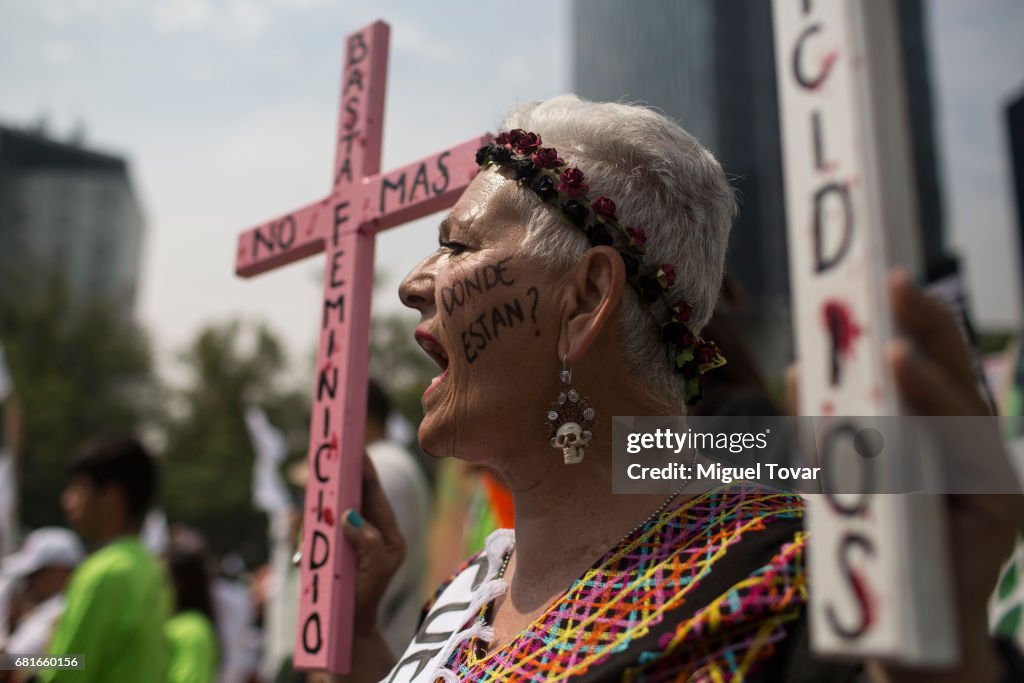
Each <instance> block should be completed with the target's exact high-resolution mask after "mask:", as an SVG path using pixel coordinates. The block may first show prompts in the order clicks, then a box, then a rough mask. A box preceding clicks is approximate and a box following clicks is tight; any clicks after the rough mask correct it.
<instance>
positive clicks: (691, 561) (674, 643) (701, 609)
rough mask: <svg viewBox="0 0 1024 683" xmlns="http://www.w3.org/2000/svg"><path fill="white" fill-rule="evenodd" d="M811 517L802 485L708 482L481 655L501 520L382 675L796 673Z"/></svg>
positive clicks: (495, 590) (695, 676)
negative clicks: (770, 487)
mask: <svg viewBox="0 0 1024 683" xmlns="http://www.w3.org/2000/svg"><path fill="white" fill-rule="evenodd" d="M802 516H803V506H802V503H801V500H800V498H799V497H798V496H794V495H790V494H783V493H778V492H773V491H767V490H765V489H763V488H757V487H754V486H742V487H732V488H725V487H723V488H720V489H717V490H714V491H711V492H708V493H705V494H702V495H701V496H698V497H696V498H694V499H692V500H690V501H688V502H687V503H685V504H683V505H681V506H679V507H677V508H676V509H674V510H670V511H667V512H665V513H664V514H663V515H662V516H661V517H660V518H658V519H656V520H652V521H650V522H648V523H647V524H646V525H644V526H643V527H641V528H640V529H639V530H637V531H636V532H634V533H633V534H631V535H630V536H629V537H628V538H626V539H624V540H623V541H622V542H621V543H620V544H619V545H618V546H616V547H615V548H613V549H612V550H610V551H609V552H608V553H607V554H606V555H605V556H604V557H602V558H601V559H600V560H599V561H598V562H596V563H595V564H594V565H593V566H592V567H591V568H590V569H589V570H587V572H585V574H584V575H583V576H582V577H580V578H579V579H578V580H577V581H576V582H574V583H573V585H572V586H571V587H570V588H569V590H568V591H566V593H565V594H563V595H562V596H561V597H560V598H559V599H558V600H556V601H555V602H554V604H552V606H551V607H550V608H549V609H548V610H547V612H545V613H544V614H543V615H542V616H541V617H540V618H539V619H537V620H536V621H535V622H534V623H533V624H532V625H531V626H530V627H529V628H528V629H526V630H525V631H523V632H522V633H520V634H519V635H518V636H516V637H515V638H514V639H512V640H511V641H510V642H509V643H507V644H506V645H505V646H504V647H501V648H500V649H497V650H495V651H494V652H492V653H491V654H490V655H487V656H481V655H483V649H482V648H481V649H478V647H477V646H478V645H479V644H480V643H479V641H484V642H486V640H487V639H488V638H490V637H492V632H491V630H490V628H489V626H487V624H486V623H484V622H483V621H481V619H480V614H481V611H482V610H481V608H482V607H483V606H484V605H486V604H489V603H490V602H491V601H493V600H494V598H495V597H497V596H498V595H501V594H502V593H503V592H504V590H505V582H504V581H503V580H501V579H495V575H496V573H497V570H498V568H499V566H500V564H501V560H502V558H503V556H504V554H505V552H507V551H508V550H509V549H510V548H511V546H512V544H513V542H514V541H513V536H512V532H511V531H509V530H499V531H496V532H495V533H494V534H492V535H491V536H490V537H489V538H488V541H487V546H486V548H485V551H484V552H482V553H480V554H479V555H478V556H476V557H474V558H472V559H471V560H470V561H469V562H468V563H467V564H466V566H465V567H464V568H463V569H462V570H461V571H460V572H459V573H457V574H456V576H455V577H454V579H453V580H452V581H451V582H450V583H449V584H448V585H446V586H444V587H442V589H441V590H440V591H439V593H438V595H437V598H436V599H435V601H434V602H433V604H432V605H431V607H430V608H429V611H428V613H427V615H426V617H425V619H424V622H423V625H422V626H421V629H420V632H419V633H418V634H417V636H416V638H415V639H414V640H413V642H412V644H411V645H410V647H409V649H408V650H407V651H406V653H405V655H404V656H403V657H402V659H401V660H400V661H399V663H398V664H397V665H396V667H395V669H394V670H393V671H392V672H391V675H390V676H389V677H388V678H387V679H385V680H387V681H394V682H396V683H397V682H402V683H405V682H406V681H413V682H415V683H419V681H431V682H434V681H438V680H441V681H471V682H479V683H490V682H494V681H563V680H573V681H598V680H609V681H613V680H614V681H618V680H624V681H675V680H684V681H742V680H753V679H759V676H758V675H755V674H759V675H763V674H769V677H768V678H766V679H765V680H787V679H782V678H779V677H778V676H780V675H781V673H780V672H781V670H782V667H786V668H787V670H788V668H789V667H790V666H791V663H788V662H786V661H782V660H784V659H786V660H788V659H790V655H791V654H792V652H791V651H792V650H794V644H795V642H796V640H797V638H796V636H795V635H794V634H795V633H797V632H798V631H800V630H801V629H802V621H801V622H800V623H798V620H800V618H801V616H802V614H803V606H804V603H805V601H806V599H807V587H806V583H805V577H804V563H803V551H804V544H805V536H804V533H803V531H802V524H801V519H802ZM801 635H802V634H801ZM478 639H479V641H478ZM782 641H786V642H785V647H783V646H782V645H780V644H781V643H782ZM802 649H804V650H805V649H806V648H805V646H804V647H803V648H802ZM783 651H785V652H784V653H783ZM782 654H785V656H784V657H783V656H781V655H782ZM769 672H775V673H773V674H772V673H769ZM829 678H832V677H831V676H830V677H829Z"/></svg>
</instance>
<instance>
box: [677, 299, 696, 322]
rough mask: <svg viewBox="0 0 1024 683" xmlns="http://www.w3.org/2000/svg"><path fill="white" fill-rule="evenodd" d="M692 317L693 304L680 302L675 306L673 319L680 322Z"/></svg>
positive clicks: (687, 320)
mask: <svg viewBox="0 0 1024 683" xmlns="http://www.w3.org/2000/svg"><path fill="white" fill-rule="evenodd" d="M692 317H693V306H691V305H690V304H688V303H685V302H683V303H681V304H679V305H678V306H676V307H675V319H676V320H678V321H679V322H681V323H685V322H689V321H690V318H692Z"/></svg>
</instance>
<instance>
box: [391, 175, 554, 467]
mask: <svg viewBox="0 0 1024 683" xmlns="http://www.w3.org/2000/svg"><path fill="white" fill-rule="evenodd" d="M517 191H520V190H519V188H518V187H517V186H516V185H515V183H513V182H512V181H509V180H507V179H506V178H504V177H502V176H501V175H499V174H497V173H493V172H484V173H481V174H480V175H478V176H477V177H476V179H475V180H474V181H473V182H472V183H471V184H470V186H469V187H468V188H467V189H466V191H465V192H464V193H463V195H462V197H461V198H460V199H459V201H458V202H457V203H456V204H455V207H454V208H453V209H452V212H451V214H450V215H449V216H448V218H447V219H446V220H445V221H444V222H443V223H442V225H441V229H440V234H439V243H440V247H439V249H438V250H437V252H436V253H434V254H432V255H430V256H428V257H427V258H426V259H424V260H423V261H422V262H420V264H419V265H418V266H416V267H415V268H414V269H413V270H412V272H411V273H409V275H407V276H406V278H405V280H404V281H403V282H402V284H401V287H400V288H399V293H400V296H401V298H402V301H403V303H405V305H407V306H410V307H412V308H415V309H417V310H419V312H420V315H421V322H420V325H419V326H418V327H417V329H416V339H417V341H418V342H419V344H420V346H422V347H423V349H424V350H425V351H426V352H427V353H428V354H429V355H430V356H431V357H432V358H433V359H434V360H435V361H437V362H438V365H439V366H440V368H441V373H440V374H439V375H438V376H437V377H436V378H435V379H434V380H433V382H431V384H430V386H429V387H427V390H426V391H425V392H424V394H423V410H424V413H425V415H424V419H423V422H422V423H421V424H420V431H419V437H420V444H421V445H422V446H423V448H424V450H426V451H427V452H428V453H432V454H434V455H439V456H457V457H460V458H463V459H465V460H468V461H471V462H478V463H487V462H492V461H493V460H494V459H496V458H500V457H501V456H500V455H499V454H498V451H500V450H504V449H509V450H512V449H520V452H521V449H522V448H524V447H527V448H529V447H530V446H531V445H535V444H538V443H545V444H546V443H547V438H548V436H547V432H546V425H545V422H544V420H545V418H544V413H545V411H546V410H547V406H548V403H549V402H550V401H551V400H552V399H553V395H551V394H552V392H554V391H556V390H555V387H556V386H557V380H558V378H557V370H558V369H560V365H559V361H558V359H557V343H558V328H557V325H558V321H559V320H560V311H559V310H558V309H557V304H556V303H555V302H556V301H557V300H558V299H557V297H556V296H555V291H556V289H557V287H558V284H559V278H558V277H557V275H556V273H554V272H553V269H551V268H549V267H545V266H543V265H542V264H540V263H538V262H537V260H536V259H533V258H527V257H526V256H524V255H523V253H522V243H523V239H524V237H525V236H526V228H525V225H524V224H523V219H522V218H521V217H519V216H517V215H516V214H515V212H514V211H513V210H512V209H511V207H510V206H509V205H508V202H507V201H506V200H505V196H504V193H507V192H517ZM513 452H514V451H513Z"/></svg>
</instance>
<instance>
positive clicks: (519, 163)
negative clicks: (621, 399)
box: [476, 128, 725, 405]
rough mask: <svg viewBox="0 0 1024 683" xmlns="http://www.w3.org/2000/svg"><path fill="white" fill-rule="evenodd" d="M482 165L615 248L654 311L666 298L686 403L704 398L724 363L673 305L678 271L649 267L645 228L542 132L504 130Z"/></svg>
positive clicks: (683, 310)
mask: <svg viewBox="0 0 1024 683" xmlns="http://www.w3.org/2000/svg"><path fill="white" fill-rule="evenodd" d="M476 163H477V164H478V165H480V167H481V168H484V167H487V166H496V167H499V168H508V169H511V171H512V172H513V177H514V178H515V180H516V181H517V182H518V183H519V184H520V185H522V186H529V187H530V189H531V190H533V191H534V193H535V194H536V195H537V196H538V197H540V199H541V201H543V202H546V203H548V204H553V205H554V206H556V207H558V209H559V210H560V212H561V215H562V218H563V219H564V220H565V221H566V222H568V223H570V224H572V225H575V226H576V227H578V228H581V229H582V230H583V231H584V232H585V233H586V234H587V239H588V240H589V242H590V244H591V245H592V246H595V247H596V246H599V245H608V246H613V247H615V249H617V250H618V252H619V254H620V255H621V256H622V260H623V262H624V263H625V265H626V280H627V281H628V282H629V284H630V285H632V287H633V289H635V290H636V291H637V294H639V295H640V299H641V300H642V301H643V302H644V303H645V304H646V305H647V307H648V309H650V310H651V312H652V315H654V316H655V320H657V319H658V318H659V316H658V314H657V313H656V311H655V310H654V309H655V307H656V306H657V303H658V302H659V301H660V302H662V303H663V304H664V305H665V307H666V308H667V309H668V311H669V312H670V315H669V318H668V320H667V321H665V322H662V323H660V326H661V340H662V341H663V342H665V343H666V344H667V345H668V347H669V351H670V359H671V361H672V367H673V369H675V371H676V372H678V373H680V374H681V375H683V376H684V377H685V378H686V389H685V399H686V405H693V404H694V403H696V402H697V401H699V400H700V397H701V388H700V376H701V375H702V374H703V373H705V372H707V371H708V370H711V369H713V368H717V367H719V366H722V365H725V357H723V356H722V354H721V353H720V352H719V350H718V346H717V345H716V344H715V343H714V342H711V341H705V340H703V339H701V338H700V337H699V336H698V335H696V334H694V333H693V331H692V330H690V328H689V326H688V324H687V323H688V322H689V321H690V317H691V316H692V315H693V307H692V306H691V305H690V304H689V303H688V302H686V301H679V302H675V303H673V302H672V301H670V300H669V299H668V291H669V289H670V288H671V287H672V286H673V285H674V284H675V281H676V271H675V267H673V265H672V264H671V263H663V264H661V265H660V266H658V267H657V268H651V267H649V266H647V265H646V264H645V263H644V258H643V257H644V255H645V254H646V253H647V249H646V247H645V244H646V242H647V235H646V234H645V233H644V229H643V228H627V227H623V226H622V225H621V224H620V223H619V221H618V220H617V219H616V217H615V202H613V201H612V200H611V199H609V198H608V197H603V196H602V197H598V198H597V199H596V200H594V201H593V202H591V201H590V200H589V199H588V198H587V196H586V191H587V190H588V189H589V186H588V185H587V181H586V177H585V176H584V175H583V171H581V170H579V169H578V168H572V167H570V166H569V165H568V164H567V163H566V162H565V161H564V160H562V159H561V158H560V157H559V156H558V152H557V151H556V150H555V149H554V148H553V147H541V139H540V136H539V135H537V134H536V133H529V132H527V131H524V130H521V129H519V128H516V129H515V130H510V131H508V132H505V133H500V134H499V135H498V136H497V137H495V138H494V144H491V145H484V146H483V147H481V148H480V149H479V150H477V153H476Z"/></svg>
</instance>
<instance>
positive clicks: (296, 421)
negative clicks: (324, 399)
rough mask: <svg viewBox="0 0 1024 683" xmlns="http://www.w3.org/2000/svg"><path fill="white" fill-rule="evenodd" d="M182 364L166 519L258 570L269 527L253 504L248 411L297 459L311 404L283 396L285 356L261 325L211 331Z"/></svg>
mask: <svg viewBox="0 0 1024 683" xmlns="http://www.w3.org/2000/svg"><path fill="white" fill-rule="evenodd" d="M181 360H182V362H183V365H184V366H185V369H186V371H187V374H188V379H187V381H186V384H185V386H184V387H183V388H181V389H180V390H177V391H175V392H174V402H175V404H176V406H178V408H179V410H178V412H179V413H180V414H179V415H178V416H177V417H173V418H168V420H167V422H166V425H165V433H166V438H167V441H166V448H165V451H164V468H163V469H164V473H165V477H164V480H165V485H164V496H163V501H164V507H165V509H166V510H167V515H168V518H169V519H170V520H171V521H172V522H183V523H186V524H189V525H192V526H195V527H198V528H199V529H201V530H202V531H203V532H204V533H205V534H206V535H207V537H208V538H209V540H210V544H211V547H212V548H213V549H214V550H215V551H218V552H228V551H234V552H239V553H241V555H242V556H243V557H244V558H245V559H246V561H247V563H249V565H250V566H252V564H253V563H258V562H263V561H265V559H266V554H267V520H266V516H265V515H264V514H263V513H262V512H260V511H258V510H256V509H255V508H254V507H253V504H252V468H253V462H254V458H253V448H252V442H251V440H250V438H249V433H248V430H247V428H246V425H245V410H246V407H247V406H249V405H256V406H259V407H261V408H262V409H263V410H264V411H265V412H266V413H267V416H268V418H269V419H270V421H271V423H273V424H274V425H275V426H276V427H277V428H279V429H281V430H282V431H283V432H284V433H285V436H286V439H287V440H288V443H289V447H290V450H291V451H292V452H293V453H294V454H299V453H303V452H304V451H305V447H306V435H307V431H308V423H309V407H308V397H307V396H306V394H305V392H299V391H296V390H294V389H288V388H282V387H283V386H284V379H283V377H284V374H285V370H286V362H285V355H284V352H283V350H282V347H281V343H280V342H279V341H278V339H277V338H276V337H275V336H274V334H273V333H272V332H271V331H270V330H269V329H268V328H267V327H266V326H265V325H263V324H258V325H243V324H242V323H240V322H238V321H232V322H227V323H220V324H211V325H208V326H207V327H205V328H203V329H202V330H201V331H200V332H199V333H198V335H197V336H196V338H195V339H194V340H193V342H192V343H191V344H190V346H189V347H188V349H187V350H186V351H185V352H184V353H183V354H182V356H181Z"/></svg>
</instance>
